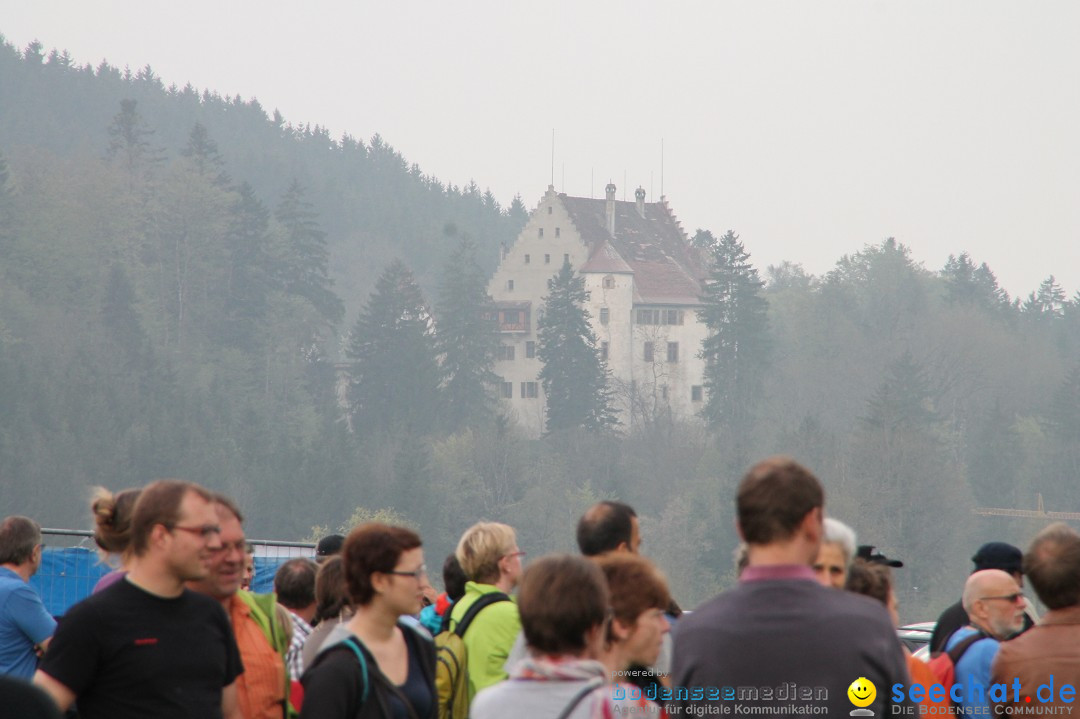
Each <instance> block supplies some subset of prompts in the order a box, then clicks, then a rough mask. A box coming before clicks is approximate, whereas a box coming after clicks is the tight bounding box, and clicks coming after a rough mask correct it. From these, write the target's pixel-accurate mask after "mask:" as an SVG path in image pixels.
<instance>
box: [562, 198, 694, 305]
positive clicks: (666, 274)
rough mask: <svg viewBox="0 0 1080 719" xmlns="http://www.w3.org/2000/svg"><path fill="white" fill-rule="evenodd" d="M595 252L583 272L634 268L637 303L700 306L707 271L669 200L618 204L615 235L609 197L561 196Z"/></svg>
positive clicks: (591, 254)
mask: <svg viewBox="0 0 1080 719" xmlns="http://www.w3.org/2000/svg"><path fill="white" fill-rule="evenodd" d="M559 199H560V200H561V201H562V203H563V206H564V207H565V208H566V210H567V212H568V213H569V214H570V219H571V220H572V221H573V223H574V227H575V228H576V229H577V231H578V233H580V235H581V239H582V240H584V241H585V242H586V243H587V244H588V245H589V247H590V248H591V252H590V255H589V259H588V261H587V262H586V263H585V264H584V265H583V266H582V268H581V270H582V271H583V272H633V273H634V302H635V303H641V304H680V305H696V304H700V303H701V300H700V297H701V281H702V279H703V278H704V277H705V270H704V267H703V266H702V263H701V261H700V259H699V256H698V253H697V251H696V250H694V249H693V248H691V247H690V244H689V242H687V240H686V236H685V235H684V234H683V231H682V228H680V227H679V224H678V222H677V221H676V220H675V218H674V216H672V214H671V212H670V210H669V209H668V207H667V204H666V203H663V202H650V203H646V204H645V216H644V217H642V216H641V215H640V214H638V211H637V205H636V203H634V202H619V201H616V202H615V235H614V237H613V236H612V235H611V234H609V233H608V231H607V200H592V199H588V198H584V197H567V196H566V195H559Z"/></svg>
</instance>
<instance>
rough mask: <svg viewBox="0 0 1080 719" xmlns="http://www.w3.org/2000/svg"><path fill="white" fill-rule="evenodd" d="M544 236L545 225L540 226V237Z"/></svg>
mask: <svg viewBox="0 0 1080 719" xmlns="http://www.w3.org/2000/svg"><path fill="white" fill-rule="evenodd" d="M543 236H544V228H543V227H541V228H540V237H543Z"/></svg>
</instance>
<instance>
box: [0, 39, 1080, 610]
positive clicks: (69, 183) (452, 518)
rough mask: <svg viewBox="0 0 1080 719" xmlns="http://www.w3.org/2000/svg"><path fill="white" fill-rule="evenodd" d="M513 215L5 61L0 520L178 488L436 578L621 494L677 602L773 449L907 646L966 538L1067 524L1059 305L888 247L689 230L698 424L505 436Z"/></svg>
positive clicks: (284, 140)
mask: <svg viewBox="0 0 1080 719" xmlns="http://www.w3.org/2000/svg"><path fill="white" fill-rule="evenodd" d="M526 217H527V211H526V210H525V207H524V204H523V203H522V201H521V200H520V199H519V198H514V200H513V201H512V202H510V203H509V204H508V205H507V206H506V207H502V206H500V203H499V202H497V201H496V199H495V198H494V197H493V196H492V194H491V193H490V192H482V191H481V190H480V189H479V187H478V186H477V184H476V183H474V182H469V183H468V184H467V185H465V186H464V187H460V186H455V185H453V184H450V183H445V182H440V181H439V180H437V179H435V178H432V177H430V176H427V175H425V174H424V173H423V172H422V171H421V170H420V168H419V167H418V166H417V165H415V164H409V163H408V162H406V161H405V159H404V158H403V156H402V155H401V154H400V153H398V152H397V151H396V150H395V149H393V148H392V147H390V146H389V145H388V144H387V143H386V142H385V141H384V140H383V139H381V138H380V137H379V136H377V135H376V136H375V137H373V138H371V139H370V140H368V141H361V140H357V139H354V138H351V137H348V136H345V137H341V138H337V139H335V138H331V137H329V135H328V133H327V132H326V131H325V130H324V129H322V128H320V127H318V126H316V127H314V128H312V127H309V126H307V125H304V126H302V127H301V126H294V125H292V124H290V123H288V122H286V121H285V119H284V118H283V117H281V115H280V114H279V113H277V112H273V113H268V112H267V111H266V110H265V109H263V108H262V107H261V106H260V105H259V103H258V102H257V101H255V100H250V101H243V100H241V99H240V98H239V97H237V98H224V97H221V96H219V95H216V94H214V93H213V92H209V91H198V90H196V89H195V88H192V87H191V86H186V87H183V88H178V87H175V86H173V87H165V86H164V85H163V83H162V82H161V80H160V79H158V78H157V77H156V76H155V75H154V73H153V71H152V70H151V69H150V68H149V67H147V68H144V69H142V70H140V71H138V72H131V71H128V70H126V69H125V70H120V69H117V68H113V67H111V66H109V65H107V64H105V63H102V64H101V65H99V66H98V67H90V66H79V65H77V64H76V63H75V62H74V61H73V60H72V58H70V57H69V56H68V55H67V54H66V53H63V52H56V51H53V52H50V53H45V52H44V51H43V48H42V47H41V46H40V45H37V44H36V43H35V44H33V45H31V46H30V47H28V48H26V49H25V50H22V51H20V50H17V49H15V48H13V47H11V46H10V45H8V44H0V499H2V503H3V506H4V507H5V513H11V512H19V513H24V514H28V515H30V516H33V517H35V518H37V519H39V520H40V521H41V522H42V523H43V524H45V525H51V526H69V527H83V526H86V525H87V524H88V521H89V517H88V511H87V509H86V499H87V498H88V496H89V489H88V488H89V487H90V486H91V485H95V484H103V485H105V486H108V487H110V488H113V489H119V488H122V487H126V486H132V485H139V484H142V483H145V482H146V481H149V480H150V479H153V478H155V477H162V476H182V477H185V478H189V479H192V480H195V481H198V482H201V483H203V484H206V485H207V486H210V487H213V488H215V489H220V490H223V491H225V492H228V493H230V494H232V495H233V496H234V497H236V499H237V500H238V501H239V502H240V504H241V506H242V507H243V508H244V509H245V511H246V513H247V515H248V526H249V534H250V535H252V536H258V537H264V538H278V539H303V538H306V537H309V536H311V535H312V534H313V532H317V531H319V530H318V528H319V527H324V528H337V527H339V526H348V525H349V524H350V523H353V522H356V521H359V520H361V519H363V518H365V517H371V516H376V515H378V516H382V517H393V518H397V519H398V520H399V521H404V522H408V523H409V524H412V525H414V526H416V527H418V528H420V529H421V530H422V532H423V535H424V537H425V542H426V545H427V548H428V549H427V552H428V563H429V565H438V564H439V563H440V561H439V560H440V559H441V557H442V556H443V554H445V553H446V552H447V551H449V550H450V549H451V548H452V546H453V544H454V542H455V540H456V537H457V536H458V535H459V534H460V532H461V531H462V530H463V529H464V528H465V527H467V526H468V525H469V524H471V523H472V522H474V521H476V520H478V519H480V518H490V519H500V520H502V521H506V522H508V523H510V524H511V525H513V526H515V527H517V528H518V530H519V533H520V544H521V546H522V548H523V549H526V550H528V551H529V553H530V554H531V555H533V556H535V555H537V554H541V553H544V552H546V551H552V550H558V549H570V548H571V547H572V546H573V526H574V523H575V521H576V518H577V517H578V516H579V515H580V513H581V511H582V510H583V509H584V508H585V507H586V506H588V504H590V503H592V502H593V501H596V499H598V498H604V497H611V498H619V499H622V500H624V501H627V502H629V503H631V504H632V505H634V506H635V507H636V509H637V510H638V512H639V514H640V515H641V516H642V526H643V537H644V545H643V551H644V552H645V553H646V554H648V555H649V556H651V557H652V558H654V559H655V560H656V561H657V562H658V563H659V564H660V565H661V566H662V567H663V568H664V570H665V571H666V572H667V574H668V575H669V577H670V579H671V581H672V584H673V589H674V593H675V596H676V597H677V598H678V599H679V600H680V601H681V602H682V603H683V604H684V605H687V606H692V605H693V604H694V603H696V602H698V601H700V600H702V599H704V598H706V597H707V596H709V594H711V593H712V592H714V591H716V590H717V589H718V588H720V587H723V586H725V585H727V584H728V583H730V582H731V581H732V578H733V563H732V550H733V549H734V548H735V544H736V536H735V531H734V526H733V518H732V515H733V511H732V497H733V490H734V487H735V484H736V483H737V481H738V479H739V476H740V475H741V473H742V472H743V471H744V470H745V468H746V467H747V465H748V464H749V463H751V462H752V461H753V460H754V459H756V458H759V457H761V456H764V455H766V454H772V453H778V452H782V453H786V454H790V455H793V456H794V457H796V458H798V459H799V460H801V461H802V462H804V463H805V464H807V465H808V466H810V467H811V468H812V469H814V471H815V472H816V473H817V474H818V475H819V476H820V477H821V478H822V480H823V481H824V483H825V485H826V490H827V493H828V505H827V510H828V512H829V513H830V514H832V515H834V516H836V517H838V518H840V519H842V520H844V521H846V522H848V523H849V524H851V525H852V526H853V527H854V528H855V529H856V531H857V532H858V533H859V536H860V540H861V541H864V542H867V543H873V544H876V545H878V546H879V547H881V548H882V549H883V550H884V551H885V552H886V553H887V554H888V555H890V556H894V555H895V556H898V557H900V558H901V559H903V560H904V561H905V564H906V566H905V567H904V568H903V569H901V570H898V572H899V575H898V579H897V585H898V588H899V589H900V590H901V591H900V592H899V595H900V600H901V613H902V615H903V616H904V617H905V619H908V620H911V621H915V620H920V619H929V618H932V615H934V616H936V613H937V611H939V610H940V609H941V608H943V607H944V605H945V604H947V603H951V602H952V601H955V598H956V596H957V595H958V593H959V590H960V587H961V585H962V577H963V576H964V575H965V574H966V573H967V571H968V569H969V567H970V563H969V561H968V557H970V556H971V554H972V553H973V552H974V549H975V548H976V547H977V546H978V544H980V543H981V542H983V541H987V540H989V539H1004V540H1008V541H1013V542H1015V543H1017V544H1025V543H1026V542H1027V541H1028V540H1029V539H1030V537H1031V536H1032V535H1033V534H1034V533H1035V532H1036V531H1037V530H1038V529H1039V528H1040V526H1041V522H1040V521H1039V520H1029V519H1010V518H1002V517H988V516H984V515H979V514H975V513H974V512H973V511H972V510H974V509H976V508H979V507H1002V508H1010V507H1011V508H1025V509H1034V508H1035V506H1036V502H1037V496H1038V495H1041V496H1042V497H1043V499H1044V502H1045V506H1046V508H1047V509H1048V510H1051V511H1070V512H1071V511H1080V508H1078V507H1077V506H1076V505H1075V500H1074V489H1075V487H1076V484H1077V478H1078V477H1080V293H1078V294H1077V295H1074V296H1072V297H1069V296H1067V295H1066V293H1065V292H1064V291H1063V290H1062V288H1061V286H1060V285H1059V284H1058V283H1057V282H1056V281H1055V280H1054V278H1053V276H1048V277H1047V279H1046V281H1044V282H1043V283H1042V284H1041V285H1040V286H1039V287H1037V288H1033V289H1032V290H1031V292H1030V293H1029V294H1027V295H1025V296H1022V297H1015V298H1013V297H1010V296H1009V295H1008V294H1007V293H1006V292H1005V291H1004V290H1003V289H1002V288H1000V287H999V286H998V284H997V281H996V279H995V277H994V274H993V272H992V270H991V269H990V268H989V267H987V266H986V265H984V264H980V263H979V262H978V260H977V258H972V257H970V256H969V255H968V254H966V253H965V252H964V248H963V247H956V248H955V252H954V255H953V256H952V257H950V259H949V261H948V263H947V264H946V266H945V267H942V268H937V269H930V268H926V267H924V266H923V265H922V264H920V263H919V262H917V261H916V260H915V259H914V258H912V256H911V254H910V252H909V251H908V249H907V248H906V247H905V246H904V244H903V242H902V240H903V238H896V239H894V238H886V239H879V238H866V240H867V241H868V244H866V245H864V246H863V247H861V248H860V249H855V248H853V251H852V252H851V253H850V254H849V255H846V256H844V257H842V258H840V259H839V260H838V261H837V262H836V264H835V267H834V269H833V270H832V271H830V272H828V273H827V274H825V275H823V276H810V275H808V274H807V273H805V272H804V271H803V270H802V269H801V268H800V267H799V266H798V265H795V264H790V263H784V264H781V265H779V266H770V267H767V268H755V267H754V265H753V261H752V254H751V253H750V252H749V250H748V248H747V246H749V248H751V249H752V245H753V238H744V239H740V238H739V237H738V236H737V235H736V234H735V233H733V232H728V233H727V234H725V235H722V236H717V235H714V234H713V233H712V232H709V231H706V230H699V231H698V232H697V233H696V234H695V236H694V238H693V241H694V242H695V243H696V244H697V245H698V246H699V247H700V248H702V249H703V250H704V251H706V252H707V253H708V256H709V257H710V258H711V259H710V271H711V274H710V280H709V292H708V294H707V296H706V297H705V298H704V299H705V301H706V303H707V305H706V311H705V312H704V313H703V319H704V320H705V321H706V322H707V323H709V325H710V327H712V328H713V331H714V334H713V341H711V342H707V343H706V346H705V347H703V348H702V352H703V356H705V357H706V359H707V361H708V362H709V375H708V377H707V380H706V381H707V387H708V389H709V397H708V400H709V401H708V406H707V408H706V412H705V416H704V417H703V421H702V422H700V423H692V424H685V425H684V424H678V423H674V422H672V421H670V419H666V418H665V417H664V416H663V415H662V414H659V415H657V416H655V417H652V418H650V419H649V421H647V422H644V423H641V424H639V425H637V426H634V427H633V428H628V427H625V426H615V427H614V428H613V427H612V424H611V422H609V421H607V420H604V421H596V420H595V418H596V417H598V416H603V414H604V413H603V411H602V408H601V410H598V411H594V410H588V411H587V412H585V414H586V415H588V416H591V417H593V418H594V420H592V421H590V422H585V423H583V424H582V426H583V427H586V428H587V429H588V431H577V430H575V429H573V428H565V427H560V428H551V429H552V431H550V432H549V433H548V434H547V436H545V437H544V438H542V439H538V440H534V439H528V438H526V437H524V436H522V434H521V433H520V432H519V431H518V430H517V429H516V428H515V427H514V426H513V425H512V424H511V423H510V422H508V421H507V420H506V419H505V418H503V417H502V416H500V414H499V411H498V404H497V401H496V400H494V399H493V398H492V396H490V384H491V379H492V377H493V375H492V373H491V361H492V358H493V353H494V350H493V344H492V335H491V332H490V331H489V326H488V325H486V324H485V322H484V321H483V308H484V304H485V302H486V297H485V294H484V291H483V288H484V285H485V283H486V278H487V276H488V275H489V273H490V271H491V270H492V269H493V267H494V263H495V261H496V258H497V257H498V248H499V246H500V244H501V243H507V244H509V243H511V242H513V240H514V238H515V237H516V235H517V232H518V230H519V229H520V227H521V226H522V225H523V223H524V221H525V219H526ZM717 229H719V228H717ZM744 242H745V243H746V244H745V245H744ZM1067 269H1068V270H1069V271H1073V270H1075V268H1067ZM1047 270H1048V272H1047V274H1048V275H1051V273H1052V272H1054V271H1060V270H1059V268H1047ZM564 279H565V281H566V283H567V288H568V289H567V292H566V293H565V296H566V297H571V298H572V297H573V296H574V291H573V284H572V282H573V279H572V274H567V276H566V277H565V278H564ZM554 294H555V293H554V292H553V296H554ZM568 311H572V308H568ZM553 334H554V333H553ZM586 346H587V343H586ZM557 355H558V348H557V347H549V346H544V347H542V353H541V354H540V356H541V357H543V358H545V360H544V361H545V362H549V360H548V359H547V358H549V357H557ZM551 362H554V360H551ZM552 366H554V365H552ZM590 371H591V372H592V375H591V377H592V379H591V380H590V381H594V380H595V378H596V376H597V373H596V367H593V368H592V369H591V370H590ZM602 371H603V370H602V367H601V368H600V372H601V374H602ZM567 394H568V395H569V396H577V395H575V393H574V392H568V393H567ZM602 395H603V391H602V388H600V389H599V390H598V396H602ZM590 413H591V414H590ZM583 416H584V415H583ZM574 421H577V420H574ZM583 422H584V420H583Z"/></svg>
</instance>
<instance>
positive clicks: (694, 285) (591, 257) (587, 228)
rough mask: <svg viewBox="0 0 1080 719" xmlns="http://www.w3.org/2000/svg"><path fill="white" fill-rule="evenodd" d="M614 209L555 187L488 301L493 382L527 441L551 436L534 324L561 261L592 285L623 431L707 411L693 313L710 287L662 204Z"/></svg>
mask: <svg viewBox="0 0 1080 719" xmlns="http://www.w3.org/2000/svg"><path fill="white" fill-rule="evenodd" d="M634 194H635V197H636V202H624V201H617V200H616V199H615V185H612V184H609V185H608V186H607V188H606V196H607V199H606V200H594V199H588V198H584V197H567V196H566V195H565V194H560V193H557V192H555V188H554V187H552V186H549V187H548V191H547V193H545V195H544V197H543V198H542V199H541V201H540V204H539V206H538V207H537V208H536V210H535V211H534V212H533V213H532V216H531V217H530V218H529V221H528V223H526V225H525V228H524V229H523V230H522V231H521V234H520V235H518V238H517V240H516V241H515V242H514V244H513V245H512V246H510V247H506V248H504V249H503V251H502V259H501V261H500V263H499V267H498V268H497V269H496V270H495V274H494V276H493V277H492V279H491V284H490V285H489V287H488V292H489V294H490V295H491V297H492V298H493V299H494V300H495V308H496V312H497V315H498V325H499V332H500V336H501V339H502V344H501V347H500V350H499V354H498V357H497V361H496V363H495V373H496V374H498V375H499V376H500V377H501V379H502V384H501V387H500V396H501V397H502V402H503V403H504V404H505V407H504V409H505V410H507V413H508V414H509V415H511V416H513V417H514V418H515V419H516V420H517V422H518V423H519V424H520V425H521V426H522V427H523V428H524V429H525V430H526V431H527V432H529V433H530V434H532V435H534V436H538V435H539V434H540V433H541V432H543V430H544V424H545V400H544V390H543V387H542V386H541V385H540V381H539V380H538V379H537V375H538V374H539V373H540V369H541V362H540V360H539V359H538V358H537V357H536V343H537V332H536V322H537V319H538V318H539V317H538V315H539V313H541V312H542V311H543V306H544V300H543V298H544V297H546V296H547V294H548V286H547V285H548V280H550V279H551V278H552V277H553V276H554V275H555V274H557V273H558V271H559V268H560V267H562V264H563V261H564V260H567V259H568V260H569V261H570V264H571V266H572V267H573V268H574V270H575V271H576V272H578V273H579V274H580V275H582V276H584V278H585V289H586V290H588V292H589V300H588V302H587V303H586V309H587V310H588V313H589V315H590V317H591V320H590V321H591V323H592V329H593V332H594V333H595V334H596V337H597V339H598V340H599V346H600V352H601V355H602V356H603V357H604V358H605V359H606V360H607V364H608V368H609V369H610V370H611V374H612V378H613V389H614V390H615V395H616V401H617V408H618V410H619V420H620V421H621V422H622V427H623V429H629V428H631V427H634V426H636V425H638V424H640V423H644V422H650V421H654V420H659V419H667V418H670V419H672V420H676V421H698V417H697V415H698V412H699V411H700V409H701V407H702V406H703V404H704V390H703V387H702V385H703V375H704V370H705V363H704V360H702V359H700V358H699V357H698V355H699V353H700V352H701V343H702V340H704V339H705V334H706V330H705V326H704V325H703V324H702V323H701V322H700V321H699V320H698V317H697V309H698V308H699V307H700V306H701V300H700V296H701V293H702V283H703V280H704V278H705V268H704V265H703V262H702V260H701V258H700V255H699V253H698V252H697V251H696V250H695V249H693V248H692V247H691V246H690V243H689V241H688V239H687V237H686V234H685V233H684V232H683V229H682V226H681V225H680V224H679V222H678V220H676V219H675V216H674V215H673V214H672V212H671V210H670V208H669V207H668V204H667V201H666V199H665V198H663V197H661V198H660V202H652V203H647V202H645V190H643V189H641V188H638V190H637V191H636V192H635V193H634Z"/></svg>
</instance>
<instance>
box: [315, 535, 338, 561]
mask: <svg viewBox="0 0 1080 719" xmlns="http://www.w3.org/2000/svg"><path fill="white" fill-rule="evenodd" d="M343 544H345V537H344V536H342V535H340V534H328V535H326V536H325V537H323V538H322V539H320V540H319V543H318V544H317V545H315V558H316V559H326V558H327V557H332V556H334V555H335V554H341V547H342V545H343Z"/></svg>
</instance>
